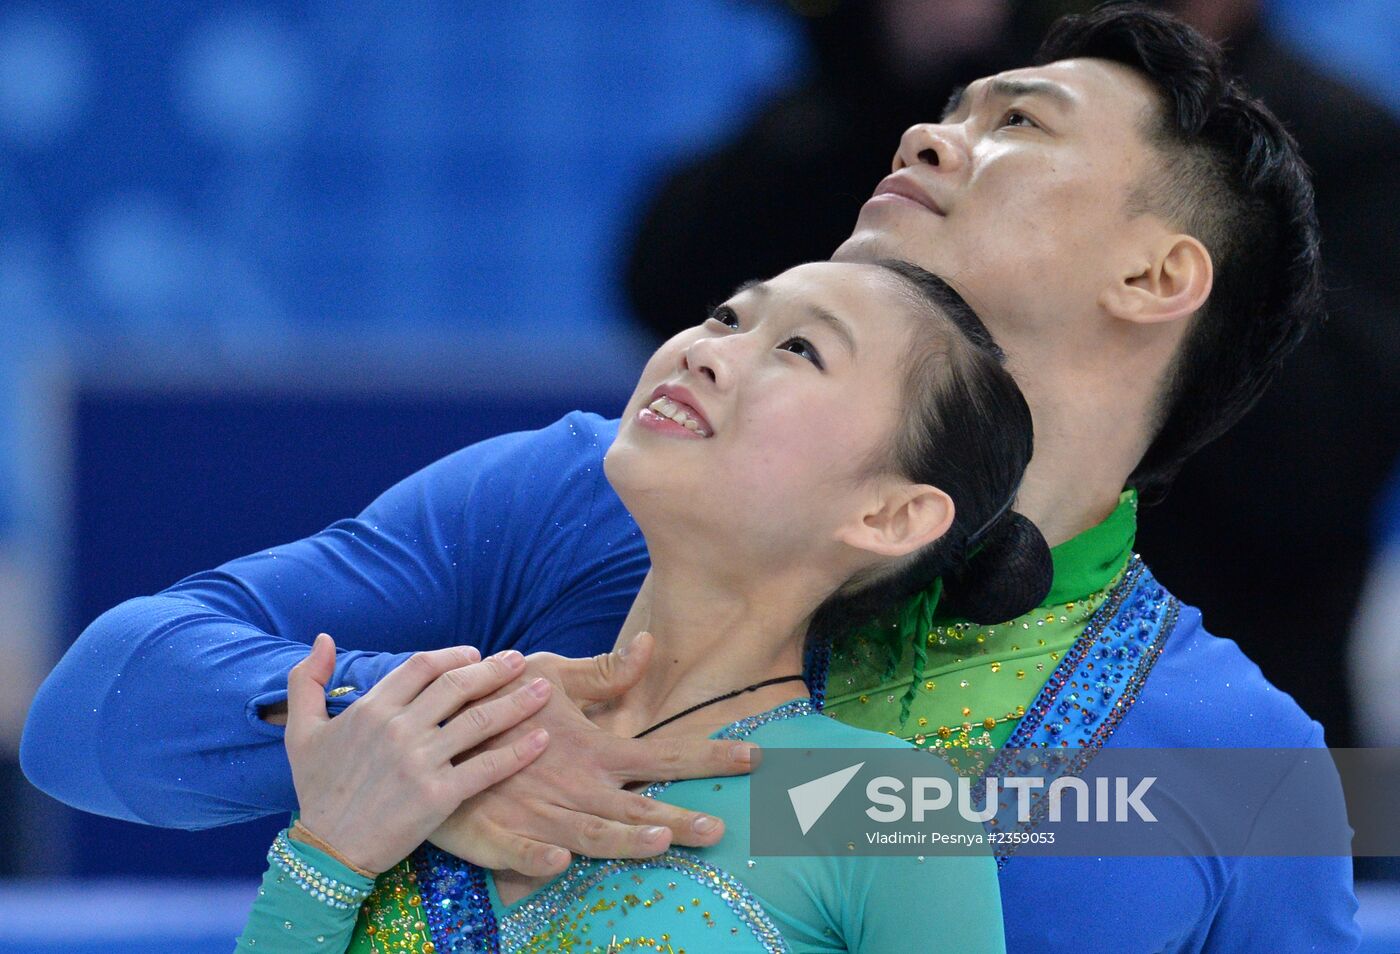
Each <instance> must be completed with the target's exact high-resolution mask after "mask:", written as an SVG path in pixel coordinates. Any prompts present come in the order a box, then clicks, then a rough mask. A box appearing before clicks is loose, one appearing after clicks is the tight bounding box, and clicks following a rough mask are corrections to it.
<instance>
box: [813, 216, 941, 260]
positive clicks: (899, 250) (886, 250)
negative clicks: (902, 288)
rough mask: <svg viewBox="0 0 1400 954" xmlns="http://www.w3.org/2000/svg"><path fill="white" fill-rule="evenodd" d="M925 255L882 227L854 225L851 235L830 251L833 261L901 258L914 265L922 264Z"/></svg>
mask: <svg viewBox="0 0 1400 954" xmlns="http://www.w3.org/2000/svg"><path fill="white" fill-rule="evenodd" d="M925 258H927V256H926V255H920V254H918V253H917V250H916V249H914V248H911V247H910V245H909V243H908V242H907V241H904V240H902V239H901V238H900V237H899V236H897V235H894V234H892V233H890V232H889V231H888V230H887V229H883V228H864V227H861V226H860V225H857V226H856V230H855V231H854V232H852V233H851V237H850V238H848V239H846V241H844V242H842V243H841V244H840V245H839V246H838V247H837V249H836V251H834V252H832V253H831V260H832V261H833V262H878V261H880V260H882V259H901V260H904V261H910V262H913V263H915V264H916V265H922V266H923V267H925V268H927V267H928V266H927V265H925V264H924V262H923V261H922V260H923V259H925Z"/></svg>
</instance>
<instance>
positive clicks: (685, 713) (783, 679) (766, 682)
mask: <svg viewBox="0 0 1400 954" xmlns="http://www.w3.org/2000/svg"><path fill="white" fill-rule="evenodd" d="M801 678H802V674H801V673H797V674H796V675H793V676H774V677H773V678H772V679H765V680H763V681H762V682H756V683H754V684H753V685H752V686H745V687H744V688H742V689H735V690H734V691H733V692H726V693H725V694H724V695H722V696H715V697H714V698H713V699H706V700H705V701H704V702H701V703H697V704H696V705H693V706H691V707H690V708H689V709H686V710H685V711H683V712H677V713H676V714H675V715H673V716H671V717H670V718H669V719H662V720H661V721H660V722H658V723H656V725H654V726H652V727H651V728H650V729H643V730H642V731H641V732H638V733H637V734H636V735H634V736H632V738H634V739H640V738H641V737H642V736H644V735H650V734H651V733H653V732H655V731H656V730H657V729H659V728H661V727H662V726H663V725H670V724H671V723H672V722H675V721H676V720H677V719H679V718H681V717H682V716H688V715H690V714H691V713H692V712H696V711H698V710H700V709H703V708H705V707H706V706H712V705H714V704H715V703H716V702H723V701H724V700H726V699H733V698H734V697H735V696H742V695H743V694H744V693H746V692H753V691H754V690H756V689H762V688H763V687H764V686H776V685H777V684H778V683H780V682H792V681H793V680H795V679H801Z"/></svg>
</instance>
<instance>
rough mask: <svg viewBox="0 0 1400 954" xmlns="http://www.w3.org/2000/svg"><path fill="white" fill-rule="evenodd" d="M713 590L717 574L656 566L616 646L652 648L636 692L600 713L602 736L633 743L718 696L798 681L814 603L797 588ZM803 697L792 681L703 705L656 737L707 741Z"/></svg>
mask: <svg viewBox="0 0 1400 954" xmlns="http://www.w3.org/2000/svg"><path fill="white" fill-rule="evenodd" d="M764 577H765V578H764V579H763V580H762V581H753V580H744V581H742V582H737V583H736V582H734V581H723V582H721V581H717V580H716V579H715V577H714V575H713V574H709V573H704V572H698V568H691V569H690V571H686V570H684V569H682V568H680V567H675V568H674V569H673V568H672V565H671V564H670V563H669V562H662V563H661V564H660V565H658V564H657V563H655V562H654V563H653V565H652V569H651V571H650V572H649V573H648V574H647V577H646V579H645V580H644V581H643V582H642V588H641V590H640V591H639V592H638V594H637V598H636V599H635V600H634V601H633V603H632V609H631V611H630V612H629V613H628V614H627V619H626V621H625V622H624V623H623V625H622V629H621V632H620V633H619V635H618V640H617V644H618V645H619V646H623V645H626V644H627V643H629V642H631V641H632V640H633V639H634V638H636V636H637V634H638V633H642V632H649V633H651V635H652V638H653V640H655V647H654V649H653V652H652V656H651V663H650V665H649V666H648V667H647V669H646V672H645V674H644V675H643V676H642V678H641V680H640V681H639V682H638V683H637V685H635V686H633V687H632V688H631V689H629V690H628V691H627V692H626V693H624V694H623V695H622V696H621V697H620V698H619V699H617V700H615V702H614V703H613V704H612V705H610V706H608V707H607V708H606V709H604V710H602V711H597V712H593V713H590V714H591V715H592V716H593V718H594V720H595V721H596V722H597V723H598V724H599V725H600V726H603V727H604V728H607V729H608V730H610V731H612V732H615V733H617V734H618V735H627V736H632V735H636V734H637V733H638V732H642V731H644V730H646V729H647V728H649V727H651V726H653V725H655V724H656V723H657V722H660V721H662V720H663V719H667V718H669V717H671V716H673V715H675V714H676V713H678V712H682V711H684V710H685V709H687V708H689V707H691V706H694V705H697V704H698V703H701V702H705V701H706V700H709V699H713V698H714V697H715V696H719V695H723V694H725V693H728V692H732V691H734V690H735V689H741V688H743V687H745V686H749V685H752V684H754V683H757V682H762V681H764V680H767V679H773V678H777V677H780V676H789V675H797V674H800V673H801V672H802V661H803V645H804V642H805V634H806V630H807V621H808V617H809V616H810V614H811V611H812V607H813V606H814V605H815V601H816V599H817V597H816V596H815V595H814V594H811V593H802V592H799V590H800V589H801V587H800V586H798V587H794V585H793V581H791V580H787V579H780V578H779V575H777V574H765V575H764ZM805 694H806V689H805V687H804V686H803V685H802V684H801V683H800V682H797V681H793V682H784V683H780V684H777V685H772V686H766V687H764V688H761V689H757V690H754V691H752V692H745V693H742V694H740V695H738V696H735V697H733V698H731V699H726V700H723V701H720V702H716V703H713V704H712V705H706V706H705V707H703V708H701V709H699V710H697V711H696V712H694V713H692V714H689V715H686V716H684V717H682V718H680V719H677V720H676V721H675V722H673V723H671V724H669V725H667V726H664V727H663V728H661V729H658V730H657V731H656V732H655V733H654V735H655V736H658V737H660V736H696V735H707V734H709V733H711V732H713V731H715V730H716V729H719V728H721V727H723V726H725V725H728V724H729V723H731V722H733V721H735V720H737V719H741V718H744V717H745V716H749V715H753V714H755V713H758V712H763V711H765V710H767V709H771V708H772V707H773V706H776V705H779V704H780V703H783V702H786V701H787V700H789V699H792V698H794V697H797V696H803V695H805Z"/></svg>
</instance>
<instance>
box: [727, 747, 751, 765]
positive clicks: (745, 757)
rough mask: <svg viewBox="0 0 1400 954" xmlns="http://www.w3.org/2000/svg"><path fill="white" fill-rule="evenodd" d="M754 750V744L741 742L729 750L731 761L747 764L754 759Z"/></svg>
mask: <svg viewBox="0 0 1400 954" xmlns="http://www.w3.org/2000/svg"><path fill="white" fill-rule="evenodd" d="M753 750H754V747H753V746H752V745H744V744H742V743H740V744H739V745H736V746H734V747H733V748H731V749H730V750H729V758H730V760H731V761H734V762H742V763H744V764H745V765H747V764H748V763H749V762H752V761H753Z"/></svg>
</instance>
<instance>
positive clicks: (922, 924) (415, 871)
mask: <svg viewBox="0 0 1400 954" xmlns="http://www.w3.org/2000/svg"><path fill="white" fill-rule="evenodd" d="M713 737H714V738H736V739H737V738H743V739H747V740H750V741H753V742H755V743H757V744H759V745H760V746H763V747H767V748H779V747H782V748H812V747H827V748H858V747H865V748H871V747H879V748H896V747H905V745H906V743H904V742H902V741H899V740H897V739H892V738H890V737H889V736H887V735H883V734H878V733H872V732H867V731H862V730H859V729H853V728H851V727H849V726H845V725H842V724H840V723H838V722H836V721H834V720H832V719H829V718H826V717H824V716H821V715H819V714H817V713H816V711H815V709H813V707H812V705H811V703H810V702H809V701H808V700H806V699H801V700H794V701H792V702H789V703H786V704H784V705H782V706H779V707H777V708H776V709H771V710H769V711H768V712H765V713H762V714H760V715H757V716H753V717H751V718H748V719H743V720H740V721H739V722H735V723H732V724H731V725H729V726H728V727H726V728H725V729H722V730H721V731H720V732H717V733H715V735H714V736H713ZM933 761H936V760H931V764H932V762H933ZM647 794H648V795H652V796H659V795H663V794H664V797H665V798H666V799H667V800H668V801H674V802H676V803H677V804H682V805H685V806H686V807H688V808H692V809H695V810H697V811H704V812H709V813H713V814H715V815H717V816H719V817H721V818H723V819H725V823H726V825H727V826H728V828H727V831H726V834H725V837H724V838H723V839H722V840H721V841H720V843H719V844H718V845H715V846H714V847H711V848H699V849H682V848H675V849H672V850H670V851H667V852H666V853H665V854H664V855H662V856H660V857H658V858H652V859H644V860H641V861H616V860H605V861H600V860H594V859H586V858H585V859H579V860H578V861H576V862H575V863H574V864H573V865H572V866H571V867H570V868H569V869H568V870H567V871H566V872H564V874H562V875H560V876H559V877H557V878H555V879H554V880H553V881H551V882H549V883H548V884H546V885H545V886H544V887H542V888H540V889H539V890H537V891H535V892H534V893H532V894H530V895H528V896H527V897H525V898H523V899H521V900H520V901H519V902H517V903H515V904H511V905H505V904H503V903H502V902H501V899H500V897H499V895H498V894H497V892H496V887H495V883H494V880H493V879H492V877H491V875H490V873H489V872H485V871H482V870H481V869H479V868H476V867H475V866H474V865H470V864H467V863H466V862H463V861H461V860H460V859H456V858H453V857H451V856H449V855H446V854H445V853H443V852H441V851H438V850H436V849H433V848H430V847H425V848H423V849H420V850H419V851H418V852H415V854H414V856H413V857H412V858H410V859H409V860H408V861H407V862H405V863H404V864H402V865H400V866H399V867H397V868H395V869H393V870H392V871H390V872H387V873H386V874H385V875H382V876H381V877H380V879H379V882H378V884H377V886H376V887H375V888H374V893H373V894H372V895H371V896H370V898H369V900H368V902H367V903H366V904H365V905H364V908H363V910H362V913H361V914H360V917H359V921H358V924H357V923H356V917H355V911H354V909H353V906H346V907H337V906H336V905H335V903H334V901H335V899H334V898H332V899H330V900H329V901H328V900H324V899H323V898H321V897H318V896H317V895H318V894H319V895H325V892H324V890H318V889H317V888H316V887H315V886H314V885H311V883H310V881H309V880H308V879H307V878H306V877H305V876H304V875H303V876H302V877H300V878H298V877H295V876H293V875H291V874H289V873H288V871H287V870H286V868H285V867H284V866H283V865H279V864H278V863H277V859H276V858H275V857H274V863H273V865H272V866H271V867H270V868H269V870H268V874H267V876H266V877H265V878H264V881H263V890H262V893H261V894H260V895H259V897H258V900H257V904H256V905H255V906H254V909H253V913H252V916H251V917H250V919H249V924H248V929H247V930H246V931H245V933H244V935H243V937H242V938H241V939H240V943H239V948H238V950H239V952H249V954H256V952H267V951H275V952H283V951H285V952H292V951H297V952H301V951H307V950H324V951H334V952H337V954H338V952H340V951H344V950H347V949H348V950H352V951H383V952H388V951H400V950H413V951H432V952H440V954H441V952H453V954H459V952H460V954H466V952H478V951H507V952H539V954H543V952H564V951H571V952H577V954H583V952H621V951H641V950H646V951H664V952H670V954H681V952H683V951H686V952H691V954H708V952H713V951H735V952H749V951H767V952H778V951H811V952H818V951H820V952H837V951H865V952H876V951H879V952H885V951H894V950H901V949H917V950H920V951H948V952H957V954H1000V952H1003V951H1004V950H1005V947H1004V942H1003V938H1002V926H1001V923H1002V922H1001V902H1000V890H999V887H998V884H997V874H996V863H995V862H994V861H993V859H992V858H991V857H990V856H987V857H932V856H930V857H927V858H922V859H921V858H913V857H854V856H842V857H808V858H774V859H767V858H754V857H752V856H750V854H749V852H748V847H749V831H748V822H749V811H748V804H749V779H748V777H747V776H739V777H735V778H726V779H695V780H689V781H683V782H675V783H657V784H655V785H652V786H651V787H649V788H648V789H647ZM293 844H294V845H295V847H296V849H297V850H298V853H299V856H300V857H301V858H303V859H305V860H307V861H308V862H309V863H310V862H314V863H317V864H318V865H319V866H320V867H321V868H323V870H324V873H325V877H331V878H336V879H337V880H338V881H341V884H342V886H343V887H345V888H346V889H347V890H348V891H349V892H352V895H351V896H352V897H353V896H354V894H353V892H359V894H360V895H363V893H364V892H366V891H368V890H369V889H370V885H369V882H368V879H358V880H354V881H350V882H349V883H346V881H345V880H342V879H346V878H347V876H349V878H354V875H353V873H352V872H347V871H346V870H345V869H344V868H343V867H342V866H339V865H336V864H335V863H334V862H333V861H332V860H331V859H326V858H325V856H324V855H321V854H320V853H319V852H316V851H315V849H311V848H309V847H307V846H305V845H300V844H296V843H293ZM301 849H305V851H301ZM274 855H275V851H274ZM321 859H324V860H325V861H330V864H329V865H324V864H320V862H321ZM299 882H300V883H299ZM935 897H936V898H937V899H938V903H937V904H936V905H933V906H930V903H929V902H930V900H931V899H932V898H935ZM341 903H342V904H343V903H344V902H343V901H342V902H341ZM926 912H927V913H926ZM328 920H332V921H334V922H335V923H336V925H337V926H336V928H335V930H334V931H333V932H330V931H328V930H327V926H326V925H327V922H328ZM303 925H304V926H303ZM352 935H353V936H352ZM318 937H320V938H323V940H321V941H319V942H318V941H317V938H318ZM405 941H406V942H407V946H401V945H402V943H403V942H405ZM254 942H256V943H254ZM347 944H349V947H348V948H347Z"/></svg>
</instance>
